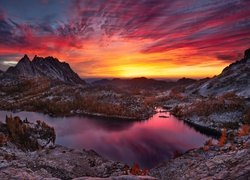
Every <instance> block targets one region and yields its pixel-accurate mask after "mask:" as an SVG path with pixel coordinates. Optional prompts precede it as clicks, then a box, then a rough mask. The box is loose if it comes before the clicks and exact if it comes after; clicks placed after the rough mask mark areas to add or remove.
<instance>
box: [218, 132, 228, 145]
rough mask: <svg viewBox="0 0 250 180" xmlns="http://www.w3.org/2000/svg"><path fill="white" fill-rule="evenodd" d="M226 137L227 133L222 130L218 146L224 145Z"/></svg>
mask: <svg viewBox="0 0 250 180" xmlns="http://www.w3.org/2000/svg"><path fill="white" fill-rule="evenodd" d="M226 136H227V131H226V129H223V131H222V135H221V137H220V139H219V146H223V145H224V144H225V142H226V139H227V137H226Z"/></svg>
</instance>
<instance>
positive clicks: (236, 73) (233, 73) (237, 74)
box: [188, 48, 250, 97]
mask: <svg viewBox="0 0 250 180" xmlns="http://www.w3.org/2000/svg"><path fill="white" fill-rule="evenodd" d="M197 87H198V88H197ZM188 89H190V90H192V91H193V93H197V92H198V93H199V94H201V95H208V94H214V95H220V94H224V93H226V92H231V93H236V94H237V95H240V96H244V97H250V48H249V49H247V50H245V52H244V58H243V59H241V60H239V61H236V62H234V63H232V64H230V65H229V66H227V67H226V68H224V69H223V71H222V73H221V74H219V75H218V76H215V77H213V78H211V79H208V80H207V81H204V82H203V81H200V82H197V84H194V85H193V86H190V87H188Z"/></svg>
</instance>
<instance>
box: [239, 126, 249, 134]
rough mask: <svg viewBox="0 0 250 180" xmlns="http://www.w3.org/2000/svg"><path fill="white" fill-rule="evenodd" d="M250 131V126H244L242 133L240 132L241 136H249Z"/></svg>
mask: <svg viewBox="0 0 250 180" xmlns="http://www.w3.org/2000/svg"><path fill="white" fill-rule="evenodd" d="M248 129H249V126H248V125H244V126H242V128H241V131H240V132H239V136H245V135H248V134H249V131H248Z"/></svg>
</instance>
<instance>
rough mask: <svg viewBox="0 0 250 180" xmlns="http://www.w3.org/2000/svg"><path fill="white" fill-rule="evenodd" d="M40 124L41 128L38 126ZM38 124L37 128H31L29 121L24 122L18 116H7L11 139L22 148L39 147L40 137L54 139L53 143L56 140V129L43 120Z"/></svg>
mask: <svg viewBox="0 0 250 180" xmlns="http://www.w3.org/2000/svg"><path fill="white" fill-rule="evenodd" d="M26 121H27V120H26ZM26 121H25V122H26ZM38 124H39V125H40V127H41V128H39V127H38V126H39V125H38ZM38 124H37V125H36V128H31V127H30V125H29V123H24V122H23V121H22V120H21V119H20V118H19V117H18V116H16V117H14V118H12V116H10V117H8V116H6V125H7V130H8V133H9V137H10V140H11V141H12V142H14V143H15V144H17V145H18V146H19V147H20V148H22V149H31V150H37V149H39V145H38V142H37V140H36V138H38V137H40V138H41V139H46V140H48V141H52V142H53V143H54V142H55V138H56V134H55V129H54V128H51V127H49V126H48V125H47V124H46V123H44V122H41V121H38ZM33 136H34V137H36V138H34V137H33Z"/></svg>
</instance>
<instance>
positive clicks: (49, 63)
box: [6, 54, 85, 84]
mask: <svg viewBox="0 0 250 180" xmlns="http://www.w3.org/2000/svg"><path fill="white" fill-rule="evenodd" d="M6 73H9V74H13V75H16V76H21V77H28V78H41V77H46V78H52V79H59V80H61V81H64V82H67V83H74V84H85V81H84V80H82V79H81V78H80V77H79V76H78V75H77V73H75V72H74V71H73V70H72V69H71V67H70V66H69V64H68V63H65V62H60V61H59V60H58V59H56V58H53V57H52V56H48V57H46V58H43V57H37V56H35V57H34V59H33V60H32V61H30V59H29V57H28V56H27V55H26V54H25V55H24V57H23V58H22V59H21V60H20V61H19V62H18V63H17V65H16V66H15V67H9V68H8V69H7V71H6Z"/></svg>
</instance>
